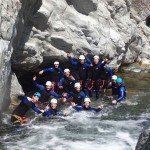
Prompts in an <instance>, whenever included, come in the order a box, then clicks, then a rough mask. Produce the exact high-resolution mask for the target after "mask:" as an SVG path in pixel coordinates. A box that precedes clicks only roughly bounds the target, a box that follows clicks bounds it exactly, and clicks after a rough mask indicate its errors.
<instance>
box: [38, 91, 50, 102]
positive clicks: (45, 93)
mask: <svg viewBox="0 0 150 150" xmlns="http://www.w3.org/2000/svg"><path fill="white" fill-rule="evenodd" d="M50 91H51V90H49V91H47V90H46V89H44V90H40V91H39V92H40V94H41V97H40V99H39V101H40V102H47V101H48V100H49V98H50V97H51V93H50Z"/></svg>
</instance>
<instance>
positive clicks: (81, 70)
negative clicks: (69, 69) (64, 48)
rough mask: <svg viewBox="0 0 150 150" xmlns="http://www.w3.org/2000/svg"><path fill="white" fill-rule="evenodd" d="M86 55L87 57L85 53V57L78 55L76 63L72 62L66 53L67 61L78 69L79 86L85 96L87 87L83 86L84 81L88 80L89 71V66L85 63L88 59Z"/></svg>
mask: <svg viewBox="0 0 150 150" xmlns="http://www.w3.org/2000/svg"><path fill="white" fill-rule="evenodd" d="M86 55H87V53H85V55H80V56H79V61H78V62H76V61H74V60H73V59H72V57H71V55H70V53H67V57H68V59H69V62H70V63H71V64H72V65H73V66H75V67H76V68H78V75H79V82H80V84H81V88H82V90H83V91H84V92H85V94H86V95H87V94H88V93H87V92H88V91H87V87H86V86H85V81H86V79H87V78H88V71H89V69H90V67H91V64H88V63H86V60H87V59H88V57H87V56H86Z"/></svg>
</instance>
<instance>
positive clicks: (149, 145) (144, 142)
mask: <svg viewBox="0 0 150 150" xmlns="http://www.w3.org/2000/svg"><path fill="white" fill-rule="evenodd" d="M149 149H150V128H149V129H147V130H145V131H144V132H143V133H141V135H140V137H139V140H138V143H137V145H136V150H149Z"/></svg>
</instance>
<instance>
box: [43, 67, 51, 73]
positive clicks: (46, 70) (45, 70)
mask: <svg viewBox="0 0 150 150" xmlns="http://www.w3.org/2000/svg"><path fill="white" fill-rule="evenodd" d="M43 71H44V72H54V68H53V67H51V68H47V69H44V70H43Z"/></svg>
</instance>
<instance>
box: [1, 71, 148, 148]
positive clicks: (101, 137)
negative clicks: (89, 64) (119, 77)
mask: <svg viewBox="0 0 150 150" xmlns="http://www.w3.org/2000/svg"><path fill="white" fill-rule="evenodd" d="M123 78H124V79H125V83H126V86H127V89H128V92H127V101H126V103H124V104H119V105H117V106H111V105H108V104H106V105H105V106H104V109H103V111H101V113H99V114H93V113H86V112H82V113H77V112H74V113H72V114H70V115H69V116H67V117H65V118H53V119H48V118H43V117H42V116H37V115H34V113H29V114H32V115H30V117H29V118H30V121H29V123H28V124H26V125H23V126H20V127H16V126H12V125H11V123H10V112H11V111H12V110H9V111H7V112H3V113H2V112H1V114H0V115H1V116H0V117H1V120H0V121H1V126H0V149H1V150H5V149H6V150H7V149H9V150H134V149H135V146H136V143H137V140H138V137H139V134H140V133H141V131H142V130H143V128H144V127H146V124H147V122H148V119H149V114H150V104H149V98H150V89H149V84H150V75H149V74H146V73H145V74H141V73H138V74H135V73H124V75H123ZM108 95H109V94H108ZM102 101H108V99H106V98H105V97H103V98H102V99H101V102H93V104H92V105H93V106H96V105H98V104H99V103H103V102H102ZM29 114H28V115H29Z"/></svg>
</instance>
